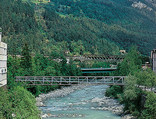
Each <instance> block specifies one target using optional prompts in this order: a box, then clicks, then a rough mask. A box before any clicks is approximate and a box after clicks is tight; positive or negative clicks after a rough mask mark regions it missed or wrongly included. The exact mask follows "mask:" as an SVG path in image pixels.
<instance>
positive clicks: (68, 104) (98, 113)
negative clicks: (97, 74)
mask: <svg viewBox="0 0 156 119" xmlns="http://www.w3.org/2000/svg"><path fill="white" fill-rule="evenodd" d="M106 88H107V86H105V85H97V86H87V87H85V88H83V89H79V90H76V91H74V92H73V93H70V94H69V95H67V96H64V97H56V98H49V99H46V100H45V101H44V104H45V105H46V106H45V107H41V110H42V112H43V113H46V114H50V115H52V117H49V118H45V119H121V117H120V116H117V115H115V114H113V113H111V112H110V111H104V110H98V109H97V108H98V107H99V108H100V107H101V106H99V105H98V103H96V102H93V101H92V100H93V99H95V98H102V97H104V93H105V91H106ZM95 108H96V109H95Z"/></svg>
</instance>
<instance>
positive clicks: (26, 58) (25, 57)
mask: <svg viewBox="0 0 156 119" xmlns="http://www.w3.org/2000/svg"><path fill="white" fill-rule="evenodd" d="M21 54H22V57H21V67H22V68H24V69H28V68H31V67H32V61H31V55H30V50H29V47H28V44H27V43H25V44H24V46H23V49H22V53H21Z"/></svg>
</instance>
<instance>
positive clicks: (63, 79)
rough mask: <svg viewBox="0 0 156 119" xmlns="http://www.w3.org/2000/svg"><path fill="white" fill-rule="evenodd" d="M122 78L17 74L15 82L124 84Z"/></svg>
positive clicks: (30, 83)
mask: <svg viewBox="0 0 156 119" xmlns="http://www.w3.org/2000/svg"><path fill="white" fill-rule="evenodd" d="M124 79H125V76H17V77H16V82H24V83H26V84H27V85H74V84H93V85H95V84H100V85H124Z"/></svg>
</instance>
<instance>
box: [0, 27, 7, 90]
mask: <svg viewBox="0 0 156 119" xmlns="http://www.w3.org/2000/svg"><path fill="white" fill-rule="evenodd" d="M1 39H2V30H1V28H0V87H3V86H6V85H7V44H6V43H3V42H1Z"/></svg>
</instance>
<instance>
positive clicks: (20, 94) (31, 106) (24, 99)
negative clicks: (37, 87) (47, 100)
mask: <svg viewBox="0 0 156 119" xmlns="http://www.w3.org/2000/svg"><path fill="white" fill-rule="evenodd" d="M0 95H1V96H0V119H12V118H13V117H14V119H39V118H40V117H39V111H38V109H37V107H36V100H35V97H34V96H33V95H32V94H31V93H30V92H29V91H27V90H26V89H24V88H23V87H19V86H18V87H15V88H14V89H13V90H11V91H10V92H8V91H6V90H3V89H1V88H0Z"/></svg>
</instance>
